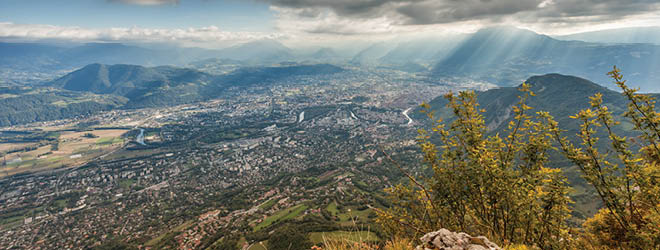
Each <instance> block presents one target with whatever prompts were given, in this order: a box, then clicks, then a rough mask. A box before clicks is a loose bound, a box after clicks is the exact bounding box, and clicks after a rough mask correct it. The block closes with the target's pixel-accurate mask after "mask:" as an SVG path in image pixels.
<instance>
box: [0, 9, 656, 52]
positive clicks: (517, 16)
mask: <svg viewBox="0 0 660 250" xmlns="http://www.w3.org/2000/svg"><path fill="white" fill-rule="evenodd" d="M658 24H660V1H658V0H625V1H624V0H61V1H60V0H57V1H55V0H2V1H0V39H2V40H14V41H16V40H44V39H48V40H50V39H54V40H78V41H121V42H156V43H161V42H165V43H178V44H183V45H187V46H206V47H222V46H228V45H231V44H235V43H240V42H245V41H250V40H254V39H265V38H268V39H277V40H280V41H283V42H285V43H289V44H295V43H336V42H339V41H344V42H346V41H354V40H370V41H372V40H379V39H392V38H395V37H405V36H413V35H419V34H427V35H428V34H438V35H442V34H451V33H457V32H458V33H461V32H462V33H465V32H473V31H475V30H477V29H479V28H481V27H484V26H492V25H514V26H518V27H521V28H527V29H531V30H534V31H536V32H539V33H545V34H551V35H552V34H555V35H560V34H569V33H576V32H582V31H592V30H600V29H608V28H621V27H633V26H651V25H658Z"/></svg>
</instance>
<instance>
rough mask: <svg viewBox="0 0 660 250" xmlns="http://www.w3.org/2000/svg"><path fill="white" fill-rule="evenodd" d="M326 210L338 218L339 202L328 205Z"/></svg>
mask: <svg viewBox="0 0 660 250" xmlns="http://www.w3.org/2000/svg"><path fill="white" fill-rule="evenodd" d="M325 210H328V212H330V214H332V216H337V214H339V209H337V202H335V201H333V202H332V203H330V204H328V206H327V207H326V208H325Z"/></svg>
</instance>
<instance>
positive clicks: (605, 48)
mask: <svg viewBox="0 0 660 250" xmlns="http://www.w3.org/2000/svg"><path fill="white" fill-rule="evenodd" d="M658 58H660V46H657V45H651V44H599V43H587V42H581V41H562V40H557V39H554V38H551V37H549V36H545V35H539V34H537V33H534V32H532V31H528V30H522V29H516V28H512V27H495V28H488V29H482V30H480V31H479V32H477V33H475V34H474V35H472V36H471V37H469V38H468V39H466V40H465V41H464V42H462V43H461V44H460V45H459V46H458V47H457V48H456V49H455V50H454V51H453V52H452V53H450V54H449V55H448V56H447V57H446V58H445V59H443V60H441V61H439V62H438V63H437V64H435V66H434V68H433V72H432V75H433V76H457V75H459V76H466V77H470V78H475V79H479V80H482V81H486V82H489V83H495V84H497V85H500V86H514V85H517V84H519V83H520V82H522V81H523V80H525V78H527V77H528V76H530V75H539V74H546V73H551V72H553V73H561V74H568V75H575V76H579V77H584V78H587V79H591V80H593V81H597V82H600V83H603V86H606V87H609V88H612V89H614V88H615V86H614V85H613V84H612V83H611V81H609V79H608V78H607V76H606V75H605V72H609V71H610V70H611V69H612V66H613V65H616V66H618V67H619V68H621V69H623V70H624V71H625V72H627V73H628V74H627V75H628V78H629V82H630V84H631V86H635V87H639V88H641V89H642V91H644V92H660V85H659V84H658V82H660V72H659V71H658V70H657V69H658V65H657V64H658V63H657V61H658Z"/></svg>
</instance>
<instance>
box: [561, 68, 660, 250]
mask: <svg viewBox="0 0 660 250" xmlns="http://www.w3.org/2000/svg"><path fill="white" fill-rule="evenodd" d="M608 75H610V76H611V77H612V79H613V80H614V82H615V83H616V84H617V85H618V86H619V87H620V88H621V90H622V91H623V95H624V96H626V97H627V98H628V100H629V104H628V110H627V112H625V113H624V117H625V118H628V119H629V121H630V122H631V123H632V124H633V125H634V129H635V130H636V131H638V132H639V133H640V136H639V137H638V138H626V137H621V136H619V135H617V134H615V133H614V132H613V129H612V128H613V127H614V126H617V125H619V122H617V121H615V119H614V118H613V115H612V113H611V112H610V111H609V109H608V108H607V106H605V105H603V100H602V95H600V94H596V95H595V96H593V97H591V98H590V99H591V100H590V104H591V108H589V109H584V110H580V111H579V112H578V113H577V114H576V115H575V116H572V118H574V119H579V120H581V121H582V125H581V129H580V132H579V133H578V134H577V136H578V138H580V139H581V143H580V145H579V146H575V145H574V144H573V143H571V141H570V140H569V139H568V138H566V137H563V136H562V135H561V132H562V131H561V130H560V129H559V128H558V124H557V123H556V122H553V121H549V123H550V126H551V130H552V133H553V136H554V137H555V139H556V140H557V141H558V142H559V144H560V147H561V151H562V153H563V154H564V155H565V156H566V157H567V158H568V159H570V160H571V161H572V162H573V163H574V164H575V165H577V166H578V167H579V168H580V170H581V172H582V174H583V177H584V179H585V180H586V181H587V182H589V183H590V184H591V185H592V186H593V187H594V188H595V190H596V191H597V193H598V195H599V197H600V198H601V200H602V201H603V204H604V208H603V209H601V210H600V211H599V212H598V213H597V214H596V215H595V216H594V217H593V218H590V219H589V220H587V221H586V222H585V223H584V228H585V229H586V231H587V233H588V235H585V237H588V238H590V239H596V243H597V244H599V245H600V246H606V247H610V248H635V249H651V248H657V247H659V246H660V226H659V225H660V144H658V143H659V142H660V114H659V113H658V112H656V108H655V100H654V99H653V98H652V97H651V96H649V95H643V94H637V93H636V92H637V90H636V89H631V88H629V87H628V86H627V85H626V81H625V80H623V76H622V75H621V73H620V71H619V69H618V68H617V67H614V70H612V71H611V72H609V73H608ZM599 130H604V131H605V132H606V133H607V135H608V136H607V138H606V139H608V140H609V141H610V145H611V147H610V148H609V150H608V151H607V152H605V153H603V152H600V151H599V150H598V149H597V148H596V146H595V145H596V143H597V142H598V141H599V140H600V139H601V138H598V137H597V136H595V134H596V133H598V131H599ZM635 151H637V152H635Z"/></svg>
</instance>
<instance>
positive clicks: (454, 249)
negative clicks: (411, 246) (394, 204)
mask: <svg viewBox="0 0 660 250" xmlns="http://www.w3.org/2000/svg"><path fill="white" fill-rule="evenodd" d="M420 240H421V241H422V245H419V246H417V248H415V250H501V249H502V248H500V247H499V246H497V245H496V244H495V243H492V242H490V241H489V240H488V239H487V238H486V237H483V236H479V237H472V236H470V235H468V234H466V233H454V232H451V231H449V230H447V229H444V228H443V229H440V230H439V231H436V232H431V233H427V234H426V235H424V236H423V237H422V238H420Z"/></svg>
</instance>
